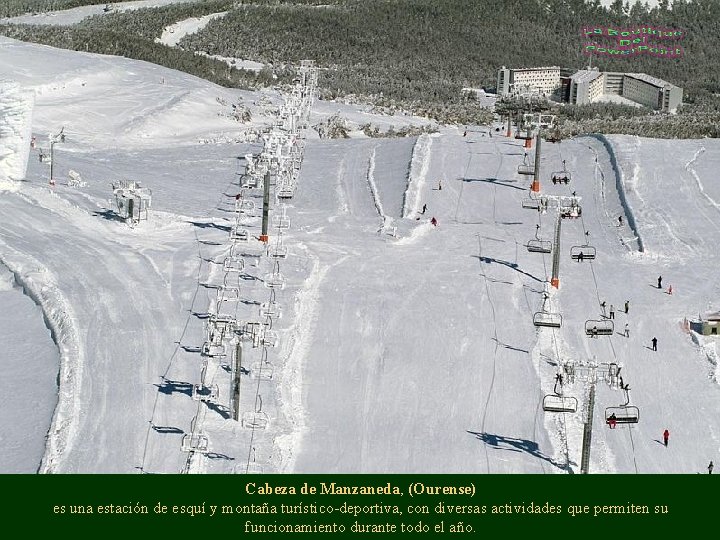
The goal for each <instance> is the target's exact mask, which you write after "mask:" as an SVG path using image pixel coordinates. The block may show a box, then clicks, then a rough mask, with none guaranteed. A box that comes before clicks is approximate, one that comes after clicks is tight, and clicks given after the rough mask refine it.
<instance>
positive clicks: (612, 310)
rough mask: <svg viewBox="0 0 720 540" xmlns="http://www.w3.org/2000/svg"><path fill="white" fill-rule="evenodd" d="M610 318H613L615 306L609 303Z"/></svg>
mask: <svg viewBox="0 0 720 540" xmlns="http://www.w3.org/2000/svg"><path fill="white" fill-rule="evenodd" d="M610 318H611V319H614V318H615V306H613V305H612V304H610Z"/></svg>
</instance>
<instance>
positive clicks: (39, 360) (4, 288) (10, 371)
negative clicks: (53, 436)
mask: <svg viewBox="0 0 720 540" xmlns="http://www.w3.org/2000/svg"><path fill="white" fill-rule="evenodd" d="M20 279H32V275H25V276H23V277H20ZM0 343H2V345H3V346H2V348H1V349H0V365H2V371H3V376H2V377H1V378H0V392H1V393H2V395H3V396H5V403H4V404H3V407H0V426H2V429H0V471H2V472H13V473H34V472H36V471H37V470H38V467H39V466H40V461H41V460H42V457H43V454H44V452H45V436H46V435H47V432H48V428H49V427H50V420H51V418H52V414H53V410H54V409H55V405H56V404H57V382H56V378H57V374H58V364H59V354H58V350H57V347H56V346H55V344H54V343H53V341H52V339H51V337H50V332H49V330H48V329H47V327H46V326H45V324H44V323H43V317H42V311H41V310H40V308H39V307H38V306H37V305H36V304H35V303H34V302H33V301H32V300H31V299H30V298H29V297H28V296H26V295H24V294H23V292H22V289H21V288H20V287H19V286H18V284H17V281H16V279H15V276H13V274H11V273H10V272H9V271H8V270H7V269H6V268H5V267H4V266H2V265H0Z"/></svg>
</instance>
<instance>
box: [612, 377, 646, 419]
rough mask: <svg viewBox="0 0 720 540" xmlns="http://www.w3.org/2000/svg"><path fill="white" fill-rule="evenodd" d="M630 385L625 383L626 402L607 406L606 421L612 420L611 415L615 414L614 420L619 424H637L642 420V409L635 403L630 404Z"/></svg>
mask: <svg viewBox="0 0 720 540" xmlns="http://www.w3.org/2000/svg"><path fill="white" fill-rule="evenodd" d="M629 390H630V387H629V385H625V387H624V388H623V391H624V392H625V403H623V404H622V405H619V406H617V407H607V408H606V409H605V422H606V423H609V422H610V417H611V416H612V415H615V417H614V418H613V420H615V422H616V423H617V424H637V423H638V422H639V421H640V409H638V408H637V407H635V406H634V405H630V392H629Z"/></svg>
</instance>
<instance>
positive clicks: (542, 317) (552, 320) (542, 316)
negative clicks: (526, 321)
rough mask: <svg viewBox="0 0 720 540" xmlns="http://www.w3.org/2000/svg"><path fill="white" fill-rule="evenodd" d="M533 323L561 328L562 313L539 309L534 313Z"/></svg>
mask: <svg viewBox="0 0 720 540" xmlns="http://www.w3.org/2000/svg"><path fill="white" fill-rule="evenodd" d="M533 324H534V325H535V326H545V327H548V328H560V327H561V326H562V315H560V314H559V313H551V312H549V311H538V312H537V313H535V315H533Z"/></svg>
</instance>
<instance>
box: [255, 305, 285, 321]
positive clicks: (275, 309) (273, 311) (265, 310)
mask: <svg viewBox="0 0 720 540" xmlns="http://www.w3.org/2000/svg"><path fill="white" fill-rule="evenodd" d="M260 317H264V318H268V319H279V318H280V317H282V310H281V309H280V304H278V303H277V302H263V303H262V304H260Z"/></svg>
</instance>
